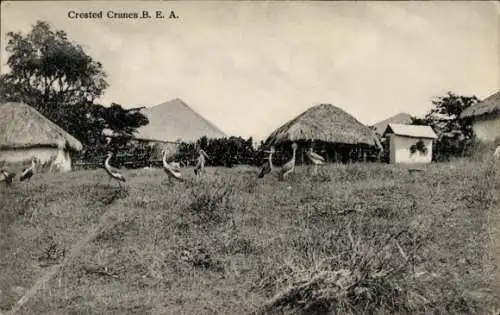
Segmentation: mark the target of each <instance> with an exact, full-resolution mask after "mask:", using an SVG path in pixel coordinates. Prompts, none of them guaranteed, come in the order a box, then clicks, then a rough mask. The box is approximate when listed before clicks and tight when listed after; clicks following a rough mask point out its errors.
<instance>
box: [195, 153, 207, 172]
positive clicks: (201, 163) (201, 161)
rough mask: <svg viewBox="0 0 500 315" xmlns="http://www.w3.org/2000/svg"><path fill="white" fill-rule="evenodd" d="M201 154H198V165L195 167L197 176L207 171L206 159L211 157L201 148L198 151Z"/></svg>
mask: <svg viewBox="0 0 500 315" xmlns="http://www.w3.org/2000/svg"><path fill="white" fill-rule="evenodd" d="M198 153H199V156H198V162H197V163H196V166H195V167H194V174H195V175H196V176H198V175H201V173H205V163H206V160H208V159H209V158H210V157H209V156H208V154H207V153H206V152H205V151H204V150H203V149H200V150H199V151H198Z"/></svg>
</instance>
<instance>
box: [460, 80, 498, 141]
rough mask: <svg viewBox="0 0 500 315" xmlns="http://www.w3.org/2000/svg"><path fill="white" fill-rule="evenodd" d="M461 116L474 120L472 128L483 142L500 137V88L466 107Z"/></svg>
mask: <svg viewBox="0 0 500 315" xmlns="http://www.w3.org/2000/svg"><path fill="white" fill-rule="evenodd" d="M460 118H462V119H464V118H468V119H471V120H472V130H473V132H474V134H475V135H476V136H477V138H478V139H479V140H481V141H483V142H494V141H495V140H497V141H498V140H499V139H500V90H499V91H497V92H496V93H494V94H492V95H490V96H489V97H487V98H486V99H484V100H483V101H482V102H479V103H477V104H476V105H473V106H470V107H468V108H466V109H465V110H464V111H463V112H462V114H461V115H460Z"/></svg>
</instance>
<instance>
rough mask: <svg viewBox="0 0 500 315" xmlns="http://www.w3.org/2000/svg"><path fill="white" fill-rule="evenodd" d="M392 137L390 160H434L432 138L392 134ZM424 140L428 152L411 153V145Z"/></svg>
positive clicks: (415, 161)
mask: <svg viewBox="0 0 500 315" xmlns="http://www.w3.org/2000/svg"><path fill="white" fill-rule="evenodd" d="M389 138H390V149H389V150H390V162H391V163H392V164H394V163H408V164H410V163H430V162H431V161H432V139H420V138H413V137H403V136H398V135H394V134H391V135H389ZM419 140H422V141H423V142H424V144H425V146H426V147H427V152H426V153H425V154H424V153H422V152H419V151H417V152H415V153H411V151H410V147H411V146H412V145H414V144H415V143H416V142H417V141H419Z"/></svg>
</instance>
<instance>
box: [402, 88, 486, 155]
mask: <svg viewBox="0 0 500 315" xmlns="http://www.w3.org/2000/svg"><path fill="white" fill-rule="evenodd" d="M477 102H479V99H478V98H477V97H476V96H463V95H457V94H455V93H452V92H447V93H446V95H445V96H441V97H436V98H434V99H433V100H432V105H433V106H432V108H431V109H430V111H429V112H428V113H427V114H426V115H425V116H424V117H423V118H417V117H412V123H411V124H413V125H428V126H431V127H432V128H433V129H434V131H435V132H436V133H437V135H438V139H437V140H436V141H435V142H434V148H433V153H434V159H435V160H446V159H449V158H450V157H451V156H463V155H465V154H467V153H469V152H468V149H470V147H471V144H472V140H473V133H472V124H471V120H470V119H461V118H460V114H461V113H462V112H463V111H464V110H465V109H466V108H468V107H470V106H473V105H474V104H476V103H477Z"/></svg>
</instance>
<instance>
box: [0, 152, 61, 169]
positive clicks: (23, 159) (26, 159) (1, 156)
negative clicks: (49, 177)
mask: <svg viewBox="0 0 500 315" xmlns="http://www.w3.org/2000/svg"><path fill="white" fill-rule="evenodd" d="M33 156H34V157H36V158H37V159H39V160H40V163H41V165H42V167H50V166H51V165H53V166H55V167H53V168H50V169H51V170H52V171H59V172H69V171H71V158H70V156H69V153H68V152H67V151H64V150H62V149H58V148H50V147H33V148H17V149H2V150H0V163H1V164H8V165H9V164H10V165H14V169H16V171H20V169H17V168H22V167H24V166H26V165H27V164H29V163H31V161H30V160H31V157H33ZM16 165H17V166H18V167H16ZM14 169H12V171H14Z"/></svg>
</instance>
